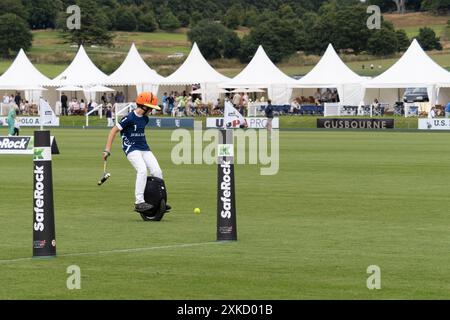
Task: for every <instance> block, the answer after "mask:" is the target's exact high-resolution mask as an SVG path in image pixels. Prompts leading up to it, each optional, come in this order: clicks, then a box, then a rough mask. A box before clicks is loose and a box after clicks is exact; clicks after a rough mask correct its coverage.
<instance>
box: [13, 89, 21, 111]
mask: <svg viewBox="0 0 450 320" xmlns="http://www.w3.org/2000/svg"><path fill="white" fill-rule="evenodd" d="M14 102H15V103H16V105H17V107H18V108H20V102H22V97H21V96H20V92H17V93H16V96H15V97H14Z"/></svg>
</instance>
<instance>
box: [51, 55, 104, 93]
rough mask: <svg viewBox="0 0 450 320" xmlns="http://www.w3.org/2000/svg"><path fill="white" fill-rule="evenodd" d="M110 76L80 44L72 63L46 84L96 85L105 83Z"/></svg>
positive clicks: (55, 85)
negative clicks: (98, 66) (90, 57)
mask: <svg viewBox="0 0 450 320" xmlns="http://www.w3.org/2000/svg"><path fill="white" fill-rule="evenodd" d="M107 80H108V76H107V75H106V74H104V73H103V72H102V71H100V69H98V68H97V67H96V66H95V64H94V63H93V62H92V61H91V59H89V57H88V55H87V53H86V51H85V50H84V47H83V46H80V48H79V50H78V53H77V55H76V56H75V58H74V59H73V61H72V63H71V64H70V65H69V66H68V67H67V69H66V70H64V71H63V72H62V73H61V74H60V75H59V76H57V77H56V78H55V79H53V80H51V81H50V82H48V83H47V84H46V86H48V87H60V86H83V87H84V86H95V85H99V84H105V83H106V82H107Z"/></svg>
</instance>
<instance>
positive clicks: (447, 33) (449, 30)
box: [443, 20, 450, 41]
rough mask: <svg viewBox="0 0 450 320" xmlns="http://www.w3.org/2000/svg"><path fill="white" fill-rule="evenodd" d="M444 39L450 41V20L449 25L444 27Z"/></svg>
mask: <svg viewBox="0 0 450 320" xmlns="http://www.w3.org/2000/svg"><path fill="white" fill-rule="evenodd" d="M443 39H444V40H446V41H450V20H448V21H447V26H446V27H445V29H444V33H443Z"/></svg>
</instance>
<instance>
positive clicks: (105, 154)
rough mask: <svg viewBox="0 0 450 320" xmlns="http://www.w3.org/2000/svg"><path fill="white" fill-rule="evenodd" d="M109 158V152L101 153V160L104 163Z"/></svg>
mask: <svg viewBox="0 0 450 320" xmlns="http://www.w3.org/2000/svg"><path fill="white" fill-rule="evenodd" d="M110 156H111V152H109V151H108V150H105V151H103V160H104V161H107V160H108V158H109V157H110Z"/></svg>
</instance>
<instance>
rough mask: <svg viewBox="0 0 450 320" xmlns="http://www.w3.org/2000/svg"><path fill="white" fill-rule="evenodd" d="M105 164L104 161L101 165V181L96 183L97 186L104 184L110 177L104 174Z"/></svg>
mask: <svg viewBox="0 0 450 320" xmlns="http://www.w3.org/2000/svg"><path fill="white" fill-rule="evenodd" d="M106 163H107V161H105V162H104V164H103V176H102V178H101V180H100V181H99V182H98V185H99V186H101V185H102V184H104V183H105V182H106V181H107V180H108V179H109V178H110V177H111V174H109V173H107V172H106Z"/></svg>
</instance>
